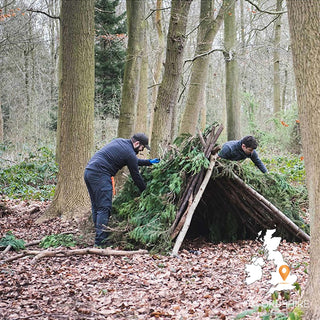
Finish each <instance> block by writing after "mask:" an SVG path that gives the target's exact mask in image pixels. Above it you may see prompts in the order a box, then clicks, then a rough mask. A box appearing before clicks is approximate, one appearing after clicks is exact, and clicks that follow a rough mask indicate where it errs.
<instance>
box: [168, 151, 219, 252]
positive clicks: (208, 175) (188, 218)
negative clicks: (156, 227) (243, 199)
mask: <svg viewBox="0 0 320 320" xmlns="http://www.w3.org/2000/svg"><path fill="white" fill-rule="evenodd" d="M216 158H217V155H215V156H210V165H209V168H208V170H207V173H206V175H205V177H204V179H203V182H202V184H201V186H200V189H199V191H198V193H197V195H196V196H195V198H194V200H193V202H192V204H191V206H190V209H189V211H188V213H187V216H186V221H185V223H184V225H183V228H182V230H181V231H180V233H179V235H178V237H177V240H176V243H175V245H174V247H173V250H172V255H173V256H177V255H178V251H179V249H180V247H181V244H182V242H183V240H184V237H185V236H186V233H187V231H188V229H189V226H190V223H191V220H192V216H193V214H194V212H195V210H196V208H197V206H198V203H199V201H200V199H201V197H202V195H203V193H204V190H205V189H206V186H207V184H208V182H209V180H210V178H211V174H212V169H213V167H214V164H215V162H216Z"/></svg>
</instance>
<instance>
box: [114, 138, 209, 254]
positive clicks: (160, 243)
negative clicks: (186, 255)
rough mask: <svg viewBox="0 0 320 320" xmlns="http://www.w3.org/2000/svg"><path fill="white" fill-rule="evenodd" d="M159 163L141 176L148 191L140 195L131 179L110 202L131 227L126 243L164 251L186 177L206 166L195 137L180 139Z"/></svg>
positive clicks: (205, 159)
mask: <svg viewBox="0 0 320 320" xmlns="http://www.w3.org/2000/svg"><path fill="white" fill-rule="evenodd" d="M174 143H175V145H174V146H173V148H172V149H171V150H170V151H169V152H168V153H167V154H166V155H165V156H164V158H163V159H162V160H161V161H160V163H159V164H156V165H153V166H152V167H144V168H143V169H142V170H141V173H142V175H143V177H144V179H145V181H147V182H148V183H147V189H146V190H145V191H144V192H143V193H142V194H141V196H140V197H137V196H138V195H139V193H138V192H137V188H136V187H135V186H134V184H133V181H132V179H131V178H129V179H128V181H127V183H126V184H125V186H124V188H123V190H122V192H121V193H120V194H119V195H118V196H117V198H116V199H115V200H114V202H113V209H114V211H115V212H116V213H117V217H118V219H122V220H123V221H124V223H125V224H127V223H129V224H130V231H129V232H128V233H127V234H126V235H125V236H127V241H129V242H130V241H131V242H138V243H140V244H143V245H144V246H146V247H149V248H150V247H151V248H160V249H162V250H165V249H166V248H169V247H170V245H171V240H170V236H169V227H170V226H171V225H172V223H173V221H174V219H175V214H176V210H177V202H178V199H179V196H180V193H181V191H182V190H183V186H184V184H185V182H186V177H187V176H189V175H194V174H196V173H198V172H199V171H200V170H201V169H202V168H207V167H208V166H209V161H208V159H207V158H206V157H205V156H204V153H203V150H202V147H201V144H200V141H199V140H198V138H191V137H190V136H183V137H179V138H178V139H176V141H175V142H174Z"/></svg>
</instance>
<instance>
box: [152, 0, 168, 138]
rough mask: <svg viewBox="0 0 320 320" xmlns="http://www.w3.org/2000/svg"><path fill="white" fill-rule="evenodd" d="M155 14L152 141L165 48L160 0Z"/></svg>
mask: <svg viewBox="0 0 320 320" xmlns="http://www.w3.org/2000/svg"><path fill="white" fill-rule="evenodd" d="M156 8H157V10H156V13H155V17H154V20H153V21H154V23H155V27H156V30H157V36H158V37H157V39H156V40H157V41H156V46H155V48H153V49H152V50H153V51H154V52H156V56H155V62H154V64H153V66H154V70H153V77H152V78H153V87H152V95H151V110H150V126H149V135H150V138H151V139H152V130H153V116H154V108H155V106H156V102H157V96H158V88H159V87H158V84H159V83H160V81H161V75H162V73H161V71H162V64H163V56H164V52H165V50H164V48H165V37H164V33H163V30H162V18H161V12H162V10H161V9H162V0H157V4H156Z"/></svg>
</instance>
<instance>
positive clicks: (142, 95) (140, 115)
mask: <svg viewBox="0 0 320 320" xmlns="http://www.w3.org/2000/svg"><path fill="white" fill-rule="evenodd" d="M146 33H147V29H146V24H145V23H144V30H143V56H142V61H141V68H140V83H139V92H138V104H137V117H136V125H135V130H134V131H135V132H143V133H147V132H148V53H147V51H148V50H147V35H146Z"/></svg>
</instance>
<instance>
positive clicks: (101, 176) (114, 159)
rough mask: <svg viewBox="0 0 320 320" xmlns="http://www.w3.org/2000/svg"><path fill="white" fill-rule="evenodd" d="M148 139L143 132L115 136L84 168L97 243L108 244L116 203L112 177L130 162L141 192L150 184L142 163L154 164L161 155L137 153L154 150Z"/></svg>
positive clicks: (96, 244) (131, 170)
mask: <svg viewBox="0 0 320 320" xmlns="http://www.w3.org/2000/svg"><path fill="white" fill-rule="evenodd" d="M148 143H149V141H148V137H147V136H146V135H145V134H143V133H136V134H134V135H133V136H132V137H131V139H122V138H118V139H114V140H112V141H111V142H110V143H108V144H106V145H105V146H104V147H103V148H101V149H100V150H99V151H97V152H96V153H95V154H94V155H93V157H92V158H91V159H90V160H89V162H88V164H87V166H86V168H85V171H84V180H85V183H86V185H87V189H88V192H89V195H90V199H91V209H92V218H93V223H94V226H95V230H96V236H95V246H106V245H108V239H107V238H108V233H107V232H106V226H107V224H108V222H109V216H110V212H111V207H112V194H113V188H112V178H111V177H114V176H115V175H116V173H117V172H118V171H119V170H120V169H121V168H123V167H124V166H127V167H128V169H129V172H130V174H131V177H132V179H133V181H134V183H135V184H136V186H137V187H138V188H139V190H140V192H142V191H143V190H144V189H145V188H146V183H145V182H144V180H143V178H142V176H141V174H140V172H139V168H138V166H150V165H152V164H154V163H158V162H159V159H149V160H148V159H147V160H145V159H139V158H138V157H137V154H138V153H139V152H140V151H143V150H144V148H147V149H148V150H150V147H149V145H148Z"/></svg>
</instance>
